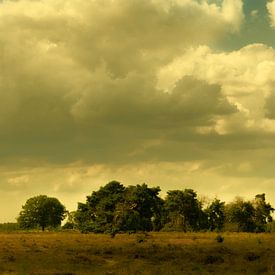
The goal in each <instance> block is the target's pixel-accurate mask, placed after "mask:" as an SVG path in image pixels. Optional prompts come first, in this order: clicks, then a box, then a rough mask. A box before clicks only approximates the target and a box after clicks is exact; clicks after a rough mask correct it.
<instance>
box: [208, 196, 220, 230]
mask: <svg viewBox="0 0 275 275" xmlns="http://www.w3.org/2000/svg"><path fill="white" fill-rule="evenodd" d="M205 213H206V214H207V218H208V228H209V230H211V231H214V230H218V231H220V230H222V228H223V226H224V222H225V202H221V201H220V200H218V199H215V200H214V201H212V203H211V204H210V205H209V206H208V207H207V208H206V210H205Z"/></svg>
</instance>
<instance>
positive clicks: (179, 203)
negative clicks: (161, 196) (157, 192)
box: [165, 189, 203, 231]
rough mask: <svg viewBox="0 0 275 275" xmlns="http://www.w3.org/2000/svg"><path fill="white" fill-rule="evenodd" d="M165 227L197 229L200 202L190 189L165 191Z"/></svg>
mask: <svg viewBox="0 0 275 275" xmlns="http://www.w3.org/2000/svg"><path fill="white" fill-rule="evenodd" d="M165 210H166V216H167V218H166V219H167V220H166V226H165V227H166V228H167V229H172V230H173V229H176V230H183V231H188V230H192V231H193V230H199V229H201V228H200V218H201V217H202V216H203V215H202V209H201V203H200V202H199V201H198V199H197V193H196V192H195V191H194V190H192V189H185V190H184V191H181V190H173V191H168V192H167V197H166V199H165Z"/></svg>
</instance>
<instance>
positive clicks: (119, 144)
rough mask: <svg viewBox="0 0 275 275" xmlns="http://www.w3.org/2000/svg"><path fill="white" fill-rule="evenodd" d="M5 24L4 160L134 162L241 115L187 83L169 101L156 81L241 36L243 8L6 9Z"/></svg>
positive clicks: (24, 4) (107, 4)
mask: <svg viewBox="0 0 275 275" xmlns="http://www.w3.org/2000/svg"><path fill="white" fill-rule="evenodd" d="M0 18H1V23H0V29H1V34H0V44H1V92H0V105H1V108H0V110H1V111H0V114H1V118H0V127H1V134H0V136H1V145H0V146H1V151H2V156H3V157H4V160H5V161H16V160H20V159H22V158H23V159H29V160H33V159H34V160H35V161H37V160H40V161H41V162H44V161H48V162H62V163H64V162H65V163H66V162H67V163H69V162H72V161H76V160H85V161H91V162H93V163H96V162H104V161H112V160H117V159H118V158H119V159H120V160H123V158H124V159H125V161H129V159H128V158H127V157H128V155H130V156H132V152H135V151H137V149H138V148H139V147H140V146H142V145H143V144H151V143H152V144H156V143H157V144H162V143H163V142H166V141H167V140H168V139H169V136H171V135H172V134H171V133H173V132H175V131H179V132H183V134H182V136H185V135H188V134H185V132H186V133H190V132H192V131H193V129H194V128H195V127H197V126H208V125H211V124H213V123H214V119H215V117H217V116H224V115H228V114H229V113H232V112H234V107H232V106H231V105H230V103H229V102H228V101H227V99H226V98H225V97H224V95H222V93H221V91H220V89H219V87H218V86H213V85H209V84H207V83H206V82H202V81H198V80H196V79H183V80H181V81H180V82H179V83H178V84H177V87H175V89H174V90H173V91H172V92H171V93H165V92H164V91H163V90H160V89H157V87H156V84H157V78H156V72H157V71H158V70H159V68H161V67H162V66H163V65H165V64H166V63H167V62H168V61H171V60H173V58H175V57H176V56H177V55H178V54H180V53H182V52H183V51H184V49H185V47H186V46H188V45H196V44H198V43H206V42H208V41H209V40H213V39H216V38H217V37H219V36H222V35H223V33H225V32H232V31H236V30H237V29H238V27H239V25H240V22H241V19H242V11H241V2H240V1H237V0H236V1H224V3H223V5H222V6H217V5H214V4H212V5H210V4H207V3H206V2H203V3H199V2H197V1H187V0H186V1H172V0H171V1H125V0H116V1H86V2H81V3H80V2H79V1H46V2H45V1H27V0H22V1H16V2H14V1H4V2H2V4H1V10H0ZM217 22H218V24H217ZM7 26H8V30H9V31H7ZM145 147H146V146H145ZM147 157H149V156H147Z"/></svg>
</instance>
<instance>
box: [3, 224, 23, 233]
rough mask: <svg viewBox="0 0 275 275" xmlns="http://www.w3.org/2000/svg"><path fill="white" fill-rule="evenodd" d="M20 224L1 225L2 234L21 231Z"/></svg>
mask: <svg viewBox="0 0 275 275" xmlns="http://www.w3.org/2000/svg"><path fill="white" fill-rule="evenodd" d="M19 229H20V228H19V225H18V223H13V222H8V223H0V232H11V231H17V230H19Z"/></svg>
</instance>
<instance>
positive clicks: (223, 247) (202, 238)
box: [0, 232, 275, 275]
mask: <svg viewBox="0 0 275 275" xmlns="http://www.w3.org/2000/svg"><path fill="white" fill-rule="evenodd" d="M222 235H223V237H224V241H223V242H222V243H218V242H217V241H216V239H215V238H216V236H217V234H215V233H150V234H149V235H147V236H146V235H143V234H131V235H128V234H121V235H116V236H115V238H111V237H110V236H108V235H101V234H80V233H76V232H60V233H50V232H46V233H0V274H60V275H61V274H63V275H65V274H67V275H69V274H109V275H114V274H127V275H128V274H158V275H160V274H275V235H274V234H245V233H224V234H222Z"/></svg>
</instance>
